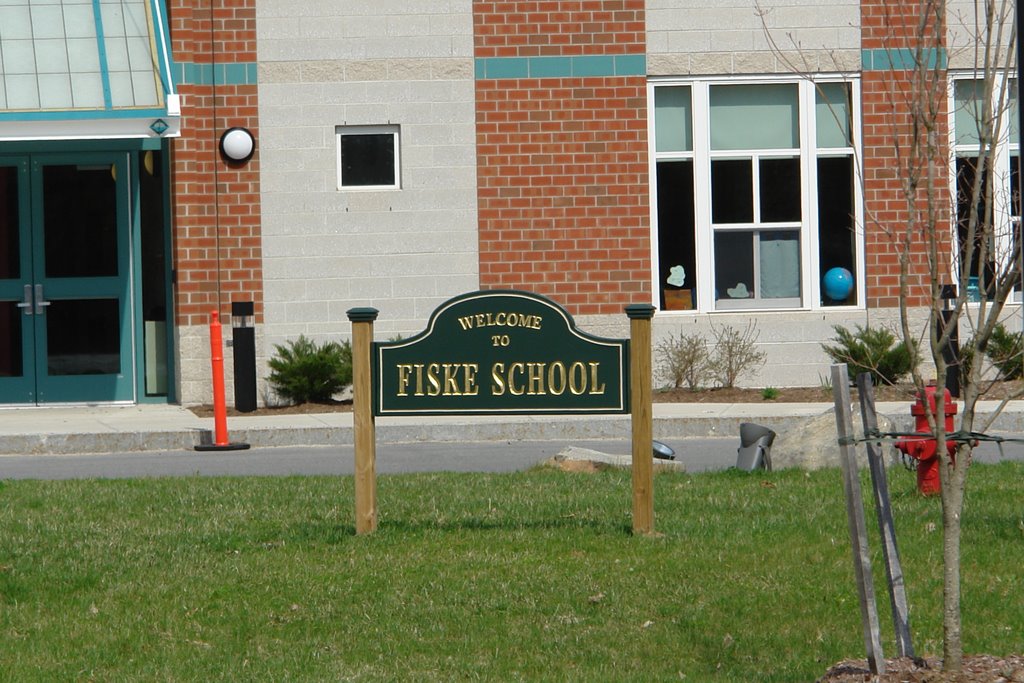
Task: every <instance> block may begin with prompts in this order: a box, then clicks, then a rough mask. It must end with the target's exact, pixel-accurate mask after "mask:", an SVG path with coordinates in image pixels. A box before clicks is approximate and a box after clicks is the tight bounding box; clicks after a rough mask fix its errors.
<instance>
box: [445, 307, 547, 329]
mask: <svg viewBox="0 0 1024 683" xmlns="http://www.w3.org/2000/svg"><path fill="white" fill-rule="evenodd" d="M458 321H459V326H460V327H461V328H462V329H463V330H464V331H465V330H472V329H474V328H477V329H478V328H481V327H522V328H524V329H527V330H539V329H540V326H541V323H542V322H543V316H540V315H534V314H533V313H515V312H513V311H500V312H498V313H474V314H473V315H464V316H462V317H461V318H459V319H458Z"/></svg>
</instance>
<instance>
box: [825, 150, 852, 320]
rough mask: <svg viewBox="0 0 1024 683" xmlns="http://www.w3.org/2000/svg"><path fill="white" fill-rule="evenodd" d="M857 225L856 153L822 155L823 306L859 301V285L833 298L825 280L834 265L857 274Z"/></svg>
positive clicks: (850, 303) (845, 304)
mask: <svg viewBox="0 0 1024 683" xmlns="http://www.w3.org/2000/svg"><path fill="white" fill-rule="evenodd" d="M854 228H855V226H854V220H853V157H852V156H841V157H821V158H819V159H818V267H819V273H818V277H819V281H820V282H822V287H821V303H822V305H824V306H849V305H853V304H856V303H857V288H856V286H854V287H853V289H852V290H851V291H850V294H849V295H848V296H847V297H846V298H845V299H842V300H834V299H831V298H829V297H828V295H827V294H826V287H825V286H824V281H823V278H824V277H825V274H826V273H828V272H829V271H830V270H832V269H833V268H843V269H845V270H846V271H847V272H849V273H850V275H852V276H855V275H856V273H857V264H856V255H857V251H856V249H857V233H856V230H855V229H854ZM854 284H855V283H854ZM841 289H842V288H840V291H841Z"/></svg>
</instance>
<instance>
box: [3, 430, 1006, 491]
mask: <svg viewBox="0 0 1024 683" xmlns="http://www.w3.org/2000/svg"><path fill="white" fill-rule="evenodd" d="M1007 436H1009V435H1007ZM1017 436H1021V435H1017ZM666 443H667V444H668V445H669V446H670V447H672V448H673V449H674V450H675V452H676V460H677V461H680V462H682V463H684V464H685V466H686V470H687V471H688V472H702V471H706V470H715V469H726V468H728V467H732V466H733V465H735V464H736V449H737V447H738V446H739V439H738V438H732V437H729V438H687V439H675V440H670V441H667V442H666ZM568 446H576V447H579V448H589V449H592V450H596V451H600V452H602V453H608V454H612V455H627V454H629V452H630V445H629V442H627V441H618V440H605V441H513V442H504V441H501V442H490V441H488V442H460V443H450V442H431V443H403V444H396V443H378V444H377V472H378V474H396V473H402V472H438V471H452V472H511V471H517V470H523V469H527V468H529V467H532V466H534V465H536V464H538V463H540V462H542V461H544V460H547V459H548V458H551V457H553V456H555V455H557V454H558V453H559V452H561V451H562V450H564V449H565V448H566V447H568ZM975 459H976V461H979V462H997V461H999V460H1000V459H1013V460H1024V444H1022V443H1006V444H1004V448H1003V453H1002V454H1000V452H999V449H998V447H997V446H996V445H995V444H993V443H984V444H981V446H979V447H978V449H976V451H975ZM353 463H354V453H353V447H352V446H305V447H284V448H252V449H249V450H243V451H221V452H196V451H153V452H141V453H111V454H85V455H4V456H0V480H2V479H50V480H56V479H124V478H136V477H184V476H287V475H316V474H328V475H349V474H352V471H353Z"/></svg>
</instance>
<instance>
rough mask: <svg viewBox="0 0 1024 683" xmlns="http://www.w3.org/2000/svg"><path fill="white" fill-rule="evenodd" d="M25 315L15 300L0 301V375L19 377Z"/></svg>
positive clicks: (22, 371) (21, 369) (22, 372)
mask: <svg viewBox="0 0 1024 683" xmlns="http://www.w3.org/2000/svg"><path fill="white" fill-rule="evenodd" d="M24 317H25V315H24V314H23V313H22V310H21V309H20V308H18V305H17V302H16V301H0V377H21V376H22V375H23V374H24V369H23V367H22V358H21V334H22V333H21V325H22V318H24Z"/></svg>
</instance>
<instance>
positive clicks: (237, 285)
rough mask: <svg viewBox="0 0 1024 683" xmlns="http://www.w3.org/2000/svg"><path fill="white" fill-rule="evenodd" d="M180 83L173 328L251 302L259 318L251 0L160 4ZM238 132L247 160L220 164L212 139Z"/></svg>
mask: <svg viewBox="0 0 1024 683" xmlns="http://www.w3.org/2000/svg"><path fill="white" fill-rule="evenodd" d="M168 4H169V8H168V10H169V15H170V25H171V39H172V49H173V54H174V60H175V65H176V68H177V72H178V74H179V76H180V77H181V81H180V82H181V85H180V87H179V91H180V93H181V96H182V123H181V129H182V134H181V138H179V139H177V140H175V141H174V142H173V144H172V150H173V153H172V196H173V223H174V268H175V270H176V273H177V288H176V298H175V305H176V306H175V307H176V319H177V322H178V324H179V325H180V326H189V325H205V324H206V323H207V321H208V318H209V313H210V311H211V310H213V309H218V310H219V311H220V313H221V315H222V316H228V315H230V303H231V301H243V300H244V301H248V300H251V301H254V302H255V309H256V321H257V322H262V318H263V275H262V255H261V239H260V183H259V168H260V166H259V121H258V112H257V90H256V88H257V86H256V77H255V70H256V68H255V65H256V8H255V0H169V3H168ZM233 126H244V127H245V128H248V129H249V130H250V131H251V132H252V133H253V135H254V136H255V138H256V154H255V156H253V158H252V159H250V160H249V161H248V162H246V163H243V164H236V163H228V162H226V161H225V160H224V159H222V158H221V155H220V152H219V149H218V144H219V141H220V136H221V134H222V133H223V132H224V131H225V130H227V129H228V128H231V127H233Z"/></svg>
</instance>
